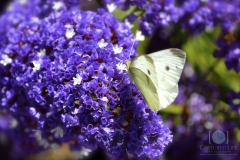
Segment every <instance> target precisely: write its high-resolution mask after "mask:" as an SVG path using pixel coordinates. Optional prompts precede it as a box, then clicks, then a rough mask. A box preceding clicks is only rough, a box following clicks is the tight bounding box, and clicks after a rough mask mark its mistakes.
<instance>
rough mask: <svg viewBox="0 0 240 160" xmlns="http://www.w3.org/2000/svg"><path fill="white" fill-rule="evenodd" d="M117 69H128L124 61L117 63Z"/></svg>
mask: <svg viewBox="0 0 240 160" xmlns="http://www.w3.org/2000/svg"><path fill="white" fill-rule="evenodd" d="M116 66H117V69H118V70H120V71H124V70H125V71H126V70H127V66H126V65H125V64H123V63H122V62H119V63H118V64H116Z"/></svg>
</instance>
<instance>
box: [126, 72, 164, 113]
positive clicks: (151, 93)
mask: <svg viewBox="0 0 240 160" xmlns="http://www.w3.org/2000/svg"><path fill="white" fill-rule="evenodd" d="M129 74H130V76H131V77H132V79H133V81H134V82H135V84H136V85H137V87H138V89H139V90H140V92H141V93H142V95H143V97H144V99H145V101H146V102H147V104H148V105H149V107H150V108H151V109H152V110H153V111H155V112H157V111H158V110H159V106H160V104H159V99H158V94H157V89H156V87H155V85H154V84H153V82H152V80H151V79H150V78H149V77H148V76H147V75H146V74H145V73H144V72H142V71H141V70H140V69H138V68H135V67H131V68H129Z"/></svg>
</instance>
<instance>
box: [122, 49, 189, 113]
mask: <svg viewBox="0 0 240 160" xmlns="http://www.w3.org/2000/svg"><path fill="white" fill-rule="evenodd" d="M185 60H186V53H185V52H184V51H182V50H180V49H176V48H171V49H166V50H162V51H158V52H154V53H151V54H148V55H141V56H137V57H136V58H134V59H133V60H132V62H131V61H129V60H127V61H126V65H127V67H128V75H129V77H130V78H131V79H132V80H133V81H134V82H135V84H136V85H137V87H138V89H139V90H140V92H141V93H142V95H143V97H144V99H145V100H146V102H147V104H148V105H149V107H150V108H151V109H152V110H153V111H155V112H157V111H158V110H160V109H163V108H166V107H167V106H168V105H170V104H171V103H172V102H173V101H174V100H175V98H176V97H177V95H178V81H179V78H180V76H181V73H182V70H183V67H184V64H185Z"/></svg>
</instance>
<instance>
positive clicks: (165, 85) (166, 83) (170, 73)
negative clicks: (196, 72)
mask: <svg viewBox="0 0 240 160" xmlns="http://www.w3.org/2000/svg"><path fill="white" fill-rule="evenodd" d="M148 56H149V57H151V58H152V60H153V63H154V66H155V68H156V73H157V81H158V82H157V83H158V84H159V86H158V87H159V88H160V89H162V90H168V89H172V88H173V87H175V86H176V85H177V83H178V81H179V78H180V76H181V74H182V70H183V67H184V64H185V60H186V53H185V52H183V51H182V50H180V49H175V48H171V49H166V50H162V51H158V52H154V53H151V54H149V55H148Z"/></svg>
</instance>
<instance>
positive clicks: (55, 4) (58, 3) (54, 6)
mask: <svg viewBox="0 0 240 160" xmlns="http://www.w3.org/2000/svg"><path fill="white" fill-rule="evenodd" d="M61 7H62V2H53V6H52V9H54V10H59V9H60V8H61Z"/></svg>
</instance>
